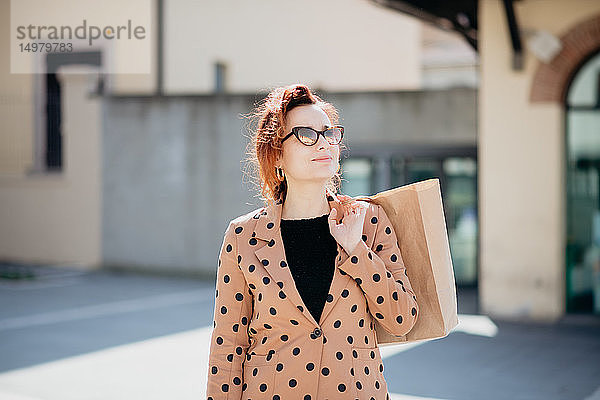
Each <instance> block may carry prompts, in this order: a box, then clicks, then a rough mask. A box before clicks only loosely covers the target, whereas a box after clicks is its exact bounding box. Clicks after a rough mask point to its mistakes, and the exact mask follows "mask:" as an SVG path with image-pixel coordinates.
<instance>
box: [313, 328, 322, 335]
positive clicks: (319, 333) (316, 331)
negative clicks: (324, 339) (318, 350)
mask: <svg viewBox="0 0 600 400" xmlns="http://www.w3.org/2000/svg"><path fill="white" fill-rule="evenodd" d="M313 334H314V335H315V336H316V337H319V336H321V330H320V329H319V328H315V330H314V331H313Z"/></svg>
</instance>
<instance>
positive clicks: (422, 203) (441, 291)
mask: <svg viewBox="0 0 600 400" xmlns="http://www.w3.org/2000/svg"><path fill="white" fill-rule="evenodd" d="M355 199H356V200H364V201H368V202H372V203H376V204H379V205H381V206H382V207H383V209H384V210H385V212H386V214H387V215H388V217H389V218H390V220H391V222H392V225H393V226H394V230H395V231H396V236H397V239H398V245H399V246H400V251H401V255H402V259H403V261H404V265H405V267H406V274H407V276H408V278H409V279H410V283H411V285H412V288H413V289H414V291H415V295H416V297H417V302H418V304H419V316H418V318H417V322H416V323H415V326H414V327H413V328H412V329H411V330H410V331H409V332H408V333H407V334H406V335H404V336H395V335H392V334H390V333H388V332H387V331H386V330H385V329H384V328H383V327H382V326H381V325H379V323H378V322H377V321H375V322H376V326H375V328H376V334H377V342H378V343H379V344H380V345H381V344H383V345H385V344H393V343H405V342H412V341H417V340H424V339H434V338H440V337H444V336H446V335H448V333H449V332H450V330H451V329H452V328H454V327H455V326H456V325H458V315H457V304H456V285H455V281H454V269H453V267H452V259H451V257H450V246H449V243H448V233H447V230H446V220H445V217H444V208H443V205H442V196H441V190H440V182H439V179H437V178H434V179H427V180H424V181H420V182H416V183H412V184H410V185H405V186H400V187H397V188H395V189H390V190H386V191H384V192H380V193H377V194H375V195H372V196H357V197H355Z"/></svg>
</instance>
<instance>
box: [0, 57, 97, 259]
mask: <svg viewBox="0 0 600 400" xmlns="http://www.w3.org/2000/svg"><path fill="white" fill-rule="evenodd" d="M71 68H74V67H71ZM59 71H60V70H59ZM59 75H60V79H61V80H62V82H63V99H64V103H63V146H64V147H63V149H64V153H63V157H64V158H63V162H64V170H63V172H62V173H60V174H50V175H44V174H40V175H32V176H28V177H22V176H7V175H2V176H0V259H8V260H18V261H30V262H43V263H56V264H65V263H66V264H69V265H80V266H82V267H90V266H92V267H93V266H98V263H99V261H100V245H101V241H100V237H101V236H100V206H101V203H100V200H101V197H100V184H101V179H100V172H101V170H100V167H101V166H100V156H101V155H100V149H101V146H100V144H101V143H100V132H101V118H100V117H101V115H100V100H99V99H97V98H88V96H87V91H88V86H89V82H88V79H89V78H88V76H86V75H69V74H65V75H62V74H60V73H59Z"/></svg>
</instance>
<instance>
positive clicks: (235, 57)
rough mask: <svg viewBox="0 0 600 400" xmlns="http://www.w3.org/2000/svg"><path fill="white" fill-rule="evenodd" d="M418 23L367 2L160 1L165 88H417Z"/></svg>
mask: <svg viewBox="0 0 600 400" xmlns="http://www.w3.org/2000/svg"><path fill="white" fill-rule="evenodd" d="M420 34H421V29H420V22H419V21H418V20H416V19H414V18H412V17H408V16H406V15H404V14H401V13H399V12H394V11H392V10H389V9H386V8H381V7H379V6H377V5H375V4H373V2H370V1H367V0H328V1H319V0H303V1H289V0H288V1H282V0H260V1H245V0H234V1H219V0H205V1H194V0H180V1H171V2H165V92H166V93H173V94H175V93H198V92H199V93H202V92H211V91H212V90H213V87H214V65H213V64H214V62H216V61H217V60H220V61H223V62H225V63H226V64H227V66H228V71H227V89H228V90H229V91H231V92H243V93H251V92H254V91H256V90H258V89H262V88H265V87H266V86H271V85H282V84H290V83H295V82H303V83H308V84H310V85H312V86H314V87H319V88H324V89H327V90H331V91H345V90H347V91H354V90H370V89H386V90H388V89H389V90H393V89H414V88H418V87H420V83H421V82H420V68H421V59H420V46H421V40H420Z"/></svg>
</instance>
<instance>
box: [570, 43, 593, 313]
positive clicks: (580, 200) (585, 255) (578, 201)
mask: <svg viewBox="0 0 600 400" xmlns="http://www.w3.org/2000/svg"><path fill="white" fill-rule="evenodd" d="M565 122H566V127H565V128H566V129H565V130H566V132H565V138H566V143H565V144H566V155H565V156H566V169H567V170H566V189H567V193H566V202H567V204H566V205H567V210H566V212H567V215H566V217H567V218H566V223H567V226H566V229H567V232H566V241H567V242H566V275H567V276H566V280H565V281H566V296H567V304H566V306H567V311H568V312H582V313H598V314H600V195H599V186H600V54H596V55H595V56H594V57H592V58H591V59H590V60H589V61H588V62H587V63H586V64H584V66H583V67H582V68H581V69H580V70H579V71H578V72H577V74H576V75H575V77H574V79H573V81H572V83H571V85H570V87H569V91H568V95H567V113H566V119H565Z"/></svg>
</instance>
